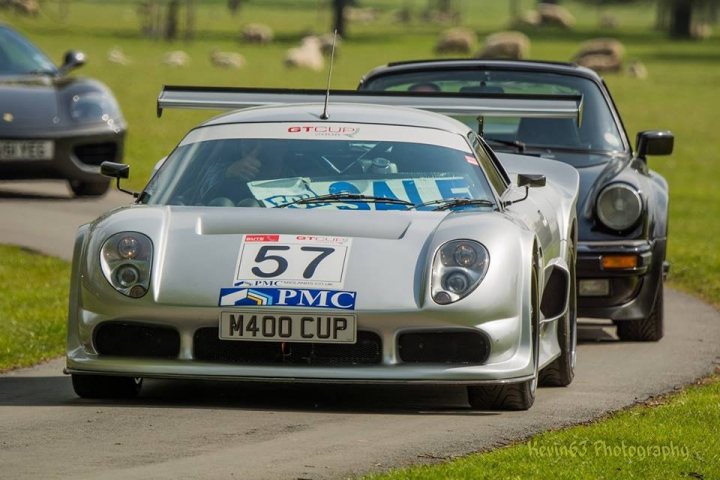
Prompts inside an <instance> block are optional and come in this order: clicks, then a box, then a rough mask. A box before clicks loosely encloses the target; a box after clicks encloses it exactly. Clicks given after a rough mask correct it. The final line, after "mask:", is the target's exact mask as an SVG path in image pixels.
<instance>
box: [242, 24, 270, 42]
mask: <svg viewBox="0 0 720 480" xmlns="http://www.w3.org/2000/svg"><path fill="white" fill-rule="evenodd" d="M240 33H241V35H242V38H243V40H244V41H246V42H248V43H259V44H261V45H265V44H268V43H270V42H272V41H273V39H274V38H275V34H274V33H273V30H272V28H270V27H268V26H267V25H263V24H262V23H249V24H247V25H245V26H244V27H243V29H242V31H241V32H240Z"/></svg>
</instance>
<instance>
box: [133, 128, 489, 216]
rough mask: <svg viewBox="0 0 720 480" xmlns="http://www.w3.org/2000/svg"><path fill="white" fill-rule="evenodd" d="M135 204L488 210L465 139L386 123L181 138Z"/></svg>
mask: <svg viewBox="0 0 720 480" xmlns="http://www.w3.org/2000/svg"><path fill="white" fill-rule="evenodd" d="M460 200H462V201H460ZM142 202H143V203H147V204H151V205H193V206H226V207H232V206H237V207H266V208H272V207H283V208H304V209H310V208H332V209H339V210H371V209H375V210H392V209H400V210H407V209H413V208H417V209H422V210H446V209H450V208H452V209H453V210H454V209H466V208H488V207H492V206H493V205H494V197H493V194H492V191H491V189H490V186H489V184H488V182H487V179H486V177H485V175H484V173H483V170H482V169H481V167H480V165H479V164H478V162H477V159H476V157H475V156H474V154H473V151H472V149H471V148H470V146H469V144H468V142H467V140H466V139H465V138H464V137H462V136H460V135H457V134H452V133H449V132H444V131H439V130H433V129H425V128H415V127H399V126H389V125H368V124H328V123H304V124H291V123H270V124H259V123H257V124H225V125H216V126H210V127H201V128H198V129H196V130H193V131H192V132H190V134H188V136H187V137H186V138H185V139H184V140H183V141H182V142H181V143H180V145H179V146H178V147H177V148H176V149H175V151H174V152H173V153H172V154H171V155H170V156H169V157H168V158H167V160H165V162H164V163H163V164H162V166H161V167H160V168H159V170H158V171H157V173H156V174H155V175H154V176H153V178H152V180H151V181H150V183H149V184H148V186H147V188H146V189H145V191H144V193H143V195H142Z"/></svg>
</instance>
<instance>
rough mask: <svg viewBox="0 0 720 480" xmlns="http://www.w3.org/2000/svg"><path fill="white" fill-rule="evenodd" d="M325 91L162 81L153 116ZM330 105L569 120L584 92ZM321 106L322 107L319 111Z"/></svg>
mask: <svg viewBox="0 0 720 480" xmlns="http://www.w3.org/2000/svg"><path fill="white" fill-rule="evenodd" d="M326 94H327V91H326V90H301V89H283V88H234V87H181V86H172V85H166V86H164V87H163V89H162V91H161V92H160V95H159V96H158V99H157V116H158V117H160V116H161V115H162V112H163V110H164V109H166V108H192V109H211V110H226V109H238V108H248V107H255V106H260V105H288V104H299V103H317V104H318V105H322V104H323V102H324V101H325V96H326ZM330 102H331V108H332V103H363V104H374V105H393V106H401V107H410V108H418V109H421V110H428V111H431V112H435V113H440V114H443V115H449V116H475V117H539V118H572V119H574V120H575V122H576V123H577V125H578V126H580V124H581V122H582V110H583V97H582V95H527V94H505V93H501V94H483V93H468V94H466V93H463V94H462V95H461V94H455V93H433V92H431V93H425V92H388V91H384V92H367V91H357V90H331V91H330ZM321 110H322V107H320V110H319V111H321Z"/></svg>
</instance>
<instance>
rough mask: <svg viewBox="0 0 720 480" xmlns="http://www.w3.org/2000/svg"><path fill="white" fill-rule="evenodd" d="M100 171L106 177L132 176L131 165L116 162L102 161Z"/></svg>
mask: <svg viewBox="0 0 720 480" xmlns="http://www.w3.org/2000/svg"><path fill="white" fill-rule="evenodd" d="M100 173H101V174H103V175H105V176H106V177H112V178H117V179H120V178H128V177H129V176H130V165H126V164H124V163H115V162H102V163H101V164H100Z"/></svg>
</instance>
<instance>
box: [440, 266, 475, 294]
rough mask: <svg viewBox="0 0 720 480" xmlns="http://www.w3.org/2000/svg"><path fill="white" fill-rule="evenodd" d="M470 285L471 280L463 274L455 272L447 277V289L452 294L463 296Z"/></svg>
mask: <svg viewBox="0 0 720 480" xmlns="http://www.w3.org/2000/svg"><path fill="white" fill-rule="evenodd" d="M469 285H470V279H469V278H468V277H467V275H465V274H464V273H463V272H453V273H451V274H449V275H448V276H447V277H445V288H447V289H448V290H450V291H451V292H452V293H457V294H458V295H462V294H463V293H465V290H467V289H468V286H469Z"/></svg>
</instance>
